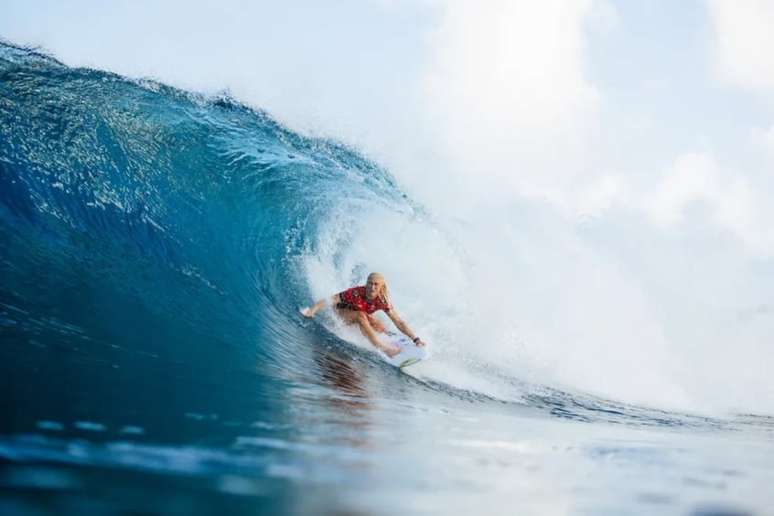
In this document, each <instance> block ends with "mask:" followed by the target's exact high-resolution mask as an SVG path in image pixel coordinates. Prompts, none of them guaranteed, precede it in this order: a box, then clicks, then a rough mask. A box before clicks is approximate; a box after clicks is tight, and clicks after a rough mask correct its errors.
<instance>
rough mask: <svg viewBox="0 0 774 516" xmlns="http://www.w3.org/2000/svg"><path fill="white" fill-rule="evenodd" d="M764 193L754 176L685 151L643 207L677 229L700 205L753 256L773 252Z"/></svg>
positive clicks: (658, 222) (656, 219)
mask: <svg viewBox="0 0 774 516" xmlns="http://www.w3.org/2000/svg"><path fill="white" fill-rule="evenodd" d="M759 186H761V188H758V187H759ZM765 191H766V189H765V188H763V185H759V184H758V182H757V181H756V180H755V178H754V176H751V175H748V174H744V173H741V172H740V171H736V170H733V169H729V168H724V167H721V166H719V165H718V163H717V161H716V160H715V158H714V157H713V156H711V155H709V154H703V153H686V154H682V155H680V156H678V157H677V158H676V159H675V161H674V163H673V164H672V166H671V167H670V168H669V169H668V171H667V172H666V173H665V174H664V175H663V177H662V179H661V180H660V182H659V183H658V184H657V187H656V189H655V191H654V192H653V193H652V194H651V195H646V196H645V197H644V198H643V200H644V204H643V205H642V206H643V209H644V211H645V212H646V213H647V214H648V216H649V218H650V219H651V221H652V222H654V223H655V224H656V225H657V226H660V227H673V226H677V225H679V224H681V223H683V222H685V221H686V215H687V213H688V211H689V209H690V208H691V207H692V206H699V205H700V206H701V207H702V208H703V211H702V213H706V215H707V220H706V221H705V222H707V223H712V224H714V225H715V226H717V227H719V228H722V229H724V230H726V231H728V232H730V233H731V234H733V235H735V236H736V237H737V238H738V239H739V240H740V241H741V242H742V243H743V244H744V245H745V246H746V247H747V249H748V251H749V252H752V253H753V254H756V255H762V256H774V232H773V231H772V230H771V228H770V224H769V223H768V222H767V221H768V220H770V217H771V215H772V213H771V209H770V208H769V207H768V206H769V203H768V202H767V199H766V196H765V194H762V192H765Z"/></svg>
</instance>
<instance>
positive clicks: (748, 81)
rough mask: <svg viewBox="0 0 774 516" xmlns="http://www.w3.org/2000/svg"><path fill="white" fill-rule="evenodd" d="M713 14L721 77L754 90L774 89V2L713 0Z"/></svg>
mask: <svg viewBox="0 0 774 516" xmlns="http://www.w3.org/2000/svg"><path fill="white" fill-rule="evenodd" d="M709 13H710V18H711V21H712V27H713V29H714V35H715V59H716V63H715V66H716V71H717V73H718V75H719V76H720V78H721V79H722V80H724V81H726V82H728V83H730V84H733V85H735V86H740V87H743V88H748V89H753V90H766V89H769V88H772V87H774V59H772V57H771V52H772V49H774V30H772V27H774V2H771V1H769V0H709Z"/></svg>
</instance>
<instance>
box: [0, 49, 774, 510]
mask: <svg viewBox="0 0 774 516" xmlns="http://www.w3.org/2000/svg"><path fill="white" fill-rule="evenodd" d="M463 193H464V192H463ZM0 194H1V195H0V337H1V340H2V345H1V346H0V352H1V353H2V360H1V361H0V385H1V386H2V396H0V400H1V401H0V403H1V404H2V409H1V410H2V419H1V420H0V512H2V513H4V514H6V513H7V514H39V513H41V512H50V513H56V514H84V513H87V512H96V513H127V512H135V513H185V514H209V513H212V512H215V511H225V512H226V513H229V514H253V513H258V514H260V513H267V514H275V513H298V514H341V513H353V514H395V513H399V512H400V513H407V514H438V513H441V512H449V513H455V514H465V513H483V514H503V513H528V514H529V513H541V514H586V513H593V514H599V513H611V514H654V513H663V514H702V515H709V514H750V513H756V514H767V513H769V514H770V513H771V506H772V502H774V499H772V496H771V494H770V486H771V485H774V445H773V444H772V442H773V441H772V438H773V437H774V416H772V412H771V407H772V399H774V394H773V393H772V390H771V389H770V388H768V390H767V389H766V385H768V384H767V383H766V382H767V381H768V380H767V379H768V376H767V373H765V370H766V364H757V366H756V365H750V369H749V370H745V371H736V370H732V369H733V368H732V367H729V368H728V370H726V371H725V376H724V374H723V371H724V370H723V368H722V367H721V366H722V365H723V355H722V354H720V355H717V356H716V361H715V363H713V364H711V366H708V368H707V369H706V370H703V371H699V372H697V371H696V370H693V369H691V367H690V364H691V363H692V362H694V361H697V362H699V361H700V358H699V356H700V355H699V350H698V349H696V348H697V347H698V346H695V347H691V346H689V347H682V348H680V351H679V353H676V352H674V351H673V348H672V347H671V344H670V343H671V340H670V339H669V338H667V337H668V336H667V335H666V334H665V332H666V330H663V331H662V330H659V329H656V328H654V325H653V324H652V321H653V318H654V317H655V316H653V314H650V313H648V311H649V310H651V308H650V306H651V305H650V304H649V302H648V300H647V299H645V296H643V295H642V294H640V293H639V292H637V291H635V290H633V289H632V287H631V285H630V284H629V283H628V281H627V279H628V278H627V274H626V271H623V270H620V269H618V268H616V266H615V265H614V264H611V262H609V261H605V259H604V258H603V257H601V256H600V255H599V254H596V253H594V252H592V251H591V250H589V248H588V247H587V246H585V245H583V244H582V243H580V242H578V241H577V239H576V237H573V236H568V235H567V234H565V233H564V230H563V229H562V228H563V226H562V223H561V222H560V221H558V220H557V219H556V217H555V216H554V215H552V214H549V213H545V212H544V211H541V209H540V208H539V207H536V206H534V205H532V204H530V203H529V202H528V201H524V200H521V201H515V200H514V201H508V202H503V201H502V200H493V203H492V205H491V206H489V207H488V209H486V210H480V209H479V210H475V211H474V212H472V213H470V212H468V213H463V212H464V208H463V207H460V209H459V210H458V211H459V213H458V214H457V215H458V217H457V218H455V217H449V216H448V213H444V211H443V210H438V209H436V208H435V207H433V206H429V205H427V204H424V203H423V202H421V201H420V200H418V198H416V197H415V196H413V195H412V193H411V190H410V189H409V188H407V187H406V186H405V183H404V182H401V181H399V180H398V179H396V176H395V175H394V174H393V173H391V171H390V170H388V169H387V168H385V167H384V166H381V165H380V164H379V163H378V162H377V161H375V160H374V159H371V158H369V157H367V156H366V155H365V154H364V153H363V152H361V151H360V150H358V149H357V148H354V147H352V146H349V145H347V144H345V143H341V142H339V141H336V140H331V139H326V138H320V137H311V136H308V135H303V134H300V133H298V132H295V131H293V130H291V129H289V128H287V127H286V126H284V125H283V124H281V123H279V122H277V121H276V120H275V119H274V118H273V117H272V116H271V115H270V114H268V113H266V112H264V111H261V110H260V109H257V108H254V107H250V106H248V105H246V104H243V103H241V102H240V101H239V100H238V99H235V98H232V97H230V96H228V95H216V96H212V95H203V94H198V93H192V92H188V91H183V90H180V89H176V88H172V87H170V86H167V85H165V84H162V83H159V82H155V81H152V80H138V79H130V78H126V77H122V76H120V75H116V74H113V73H109V72H104V71H100V70H94V69H89V68H71V67H68V66H66V65H64V64H62V63H61V62H59V61H57V60H56V59H55V58H54V57H51V56H49V55H46V54H43V53H40V52H38V51H35V50H32V49H27V48H21V47H17V46H14V45H12V44H7V43H6V44H0ZM450 195H451V194H450ZM457 195H458V194H457ZM463 197H464V196H463ZM502 214H505V215H502ZM588 232H589V233H590V234H591V236H592V237H593V227H590V228H589V229H588ZM568 262H571V264H572V267H569V266H568V265H567V263H568ZM373 270H378V271H380V272H382V273H383V274H384V275H385V277H386V278H387V281H388V283H389V285H390V290H391V293H392V298H393V301H394V302H395V305H396V308H397V309H398V310H399V312H400V314H401V315H402V316H403V317H404V318H405V319H406V321H407V322H409V323H410V325H411V326H412V328H414V330H415V332H416V333H417V334H418V335H421V336H422V338H423V340H426V341H427V342H429V343H430V345H431V347H432V351H433V357H432V359H431V360H428V361H427V362H424V363H421V364H418V365H416V366H412V367H411V368H409V369H407V370H406V371H404V372H399V371H397V370H396V369H394V368H392V367H391V366H389V365H386V364H385V363H384V362H383V361H382V360H381V359H380V358H379V357H378V356H377V355H376V353H375V352H374V351H373V350H372V349H371V348H370V347H369V346H368V344H367V343H366V342H365V341H364V339H362V337H360V336H359V335H357V334H356V332H353V331H352V330H351V329H349V328H343V327H341V326H340V325H339V324H338V323H337V322H336V321H335V320H333V318H332V317H331V316H330V314H324V313H323V314H321V316H320V317H318V318H317V319H315V320H313V321H309V320H306V319H304V318H303V317H301V316H300V315H299V314H298V308H299V307H301V306H306V305H308V304H310V302H312V301H313V300H315V299H318V298H320V297H324V296H328V295H330V294H333V293H335V292H338V291H341V290H343V289H344V288H348V287H349V286H352V285H355V284H362V283H363V282H364V281H365V277H366V275H367V274H368V273H369V272H371V271H373ZM600 305H601V306H603V307H606V308H605V310H602V311H600V310H598V309H597V310H595V309H594V307H595V306H596V307H598V306H600ZM614 306H615V311H614V312H613V307H614ZM600 313H604V314H605V315H604V316H600V315H599V314H600ZM666 333H668V332H666ZM627 334H628V337H622V336H625V335H627ZM697 335H699V333H697ZM755 342H758V341H755ZM739 349H740V350H744V349H746V350H747V351H745V353H747V355H746V356H748V355H749V356H748V358H749V363H750V364H752V363H753V362H754V359H753V358H752V357H754V353H753V351H754V350H755V349H756V348H755V347H754V346H753V347H751V346H748V347H747V348H744V343H743V342H742V341H741V340H740V341H739ZM686 350H687V351H686ZM740 353H741V351H740ZM769 383H770V381H769Z"/></svg>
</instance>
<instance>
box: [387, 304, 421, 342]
mask: <svg viewBox="0 0 774 516" xmlns="http://www.w3.org/2000/svg"><path fill="white" fill-rule="evenodd" d="M385 313H386V314H387V317H389V318H390V320H391V321H392V322H393V324H395V326H396V327H397V328H398V329H399V330H400V331H402V332H403V334H404V335H405V336H406V337H408V338H410V339H411V340H413V341H414V343H416V345H417V346H424V345H425V343H424V342H422V339H420V338H418V337H417V336H416V335H414V332H413V331H411V328H409V325H408V324H406V323H405V322H404V321H403V319H401V318H400V316H399V315H398V312H396V311H395V309H394V308H391V309H390V310H385Z"/></svg>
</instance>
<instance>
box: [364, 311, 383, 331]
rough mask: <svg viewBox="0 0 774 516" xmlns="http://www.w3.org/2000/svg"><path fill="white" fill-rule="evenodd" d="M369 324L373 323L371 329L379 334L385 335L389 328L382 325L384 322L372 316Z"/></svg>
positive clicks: (369, 317) (369, 318)
mask: <svg viewBox="0 0 774 516" xmlns="http://www.w3.org/2000/svg"><path fill="white" fill-rule="evenodd" d="M368 322H369V323H371V328H373V329H374V331H375V332H377V333H384V332H385V331H386V330H387V328H385V327H384V324H382V321H380V320H379V319H377V318H376V317H374V316H373V315H371V314H368Z"/></svg>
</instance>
